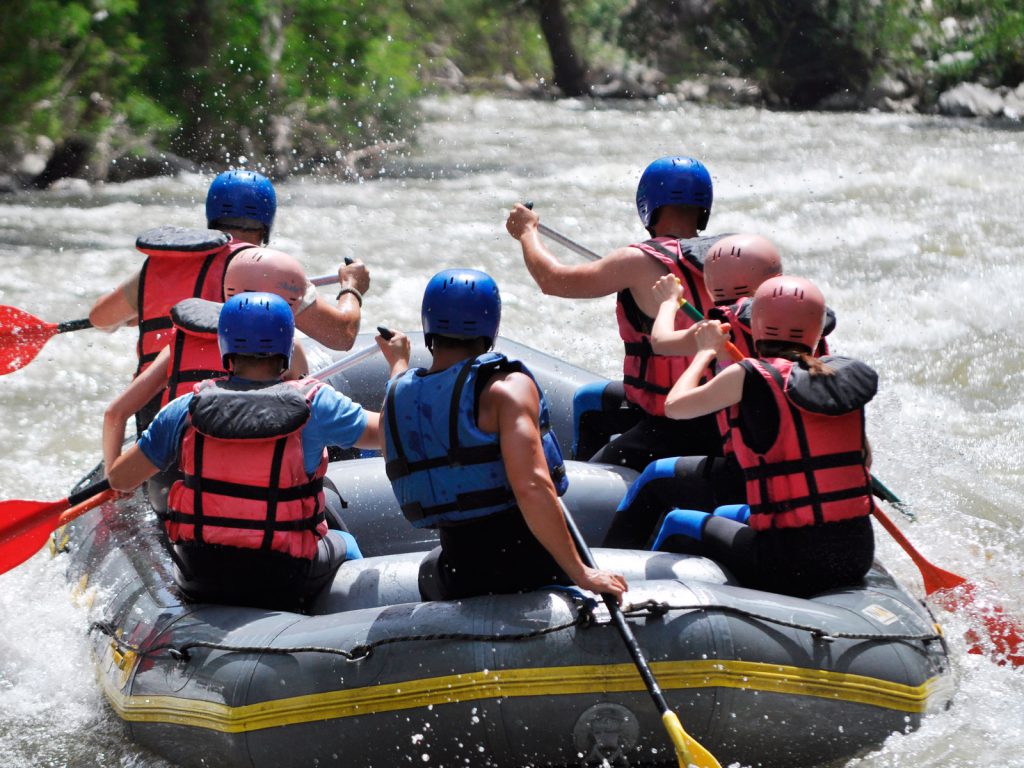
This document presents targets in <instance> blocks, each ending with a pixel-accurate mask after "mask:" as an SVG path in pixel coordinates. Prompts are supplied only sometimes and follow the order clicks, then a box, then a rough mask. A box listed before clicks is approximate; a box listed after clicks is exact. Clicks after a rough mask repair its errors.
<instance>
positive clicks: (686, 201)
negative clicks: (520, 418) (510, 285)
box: [505, 157, 722, 471]
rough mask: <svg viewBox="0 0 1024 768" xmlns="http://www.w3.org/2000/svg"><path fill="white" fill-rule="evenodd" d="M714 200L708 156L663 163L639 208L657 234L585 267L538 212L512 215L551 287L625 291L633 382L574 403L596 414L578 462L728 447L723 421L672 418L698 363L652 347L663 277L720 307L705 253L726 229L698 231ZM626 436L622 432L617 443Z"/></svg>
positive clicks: (584, 427) (647, 181)
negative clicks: (562, 252)
mask: <svg viewBox="0 0 1024 768" xmlns="http://www.w3.org/2000/svg"><path fill="white" fill-rule="evenodd" d="M712 198H713V190H712V184H711V175H710V174H709V173H708V170H707V168H705V167H704V165H703V164H702V163H701V162H700V161H698V160H695V159H694V158H692V157H663V158H659V159H658V160H655V161H654V162H652V163H651V164H650V165H649V166H647V169H646V170H645V171H644V172H643V175H642V176H641V177H640V183H639V185H638V187H637V192H636V205H637V212H638V213H639V215H640V220H641V221H642V223H643V225H644V227H645V228H646V229H647V231H648V233H649V234H650V236H651V239H649V240H646V241H644V242H642V243H637V244H634V245H630V246H627V247H624V248H618V249H616V250H614V251H612V252H611V253H609V254H607V255H606V256H605V257H604V258H602V259H600V260H598V261H594V262H589V263H585V264H579V265H566V264H562V263H560V262H559V261H557V260H556V259H555V257H554V256H553V255H552V254H551V252H550V251H549V250H548V249H547V247H546V246H545V245H544V243H543V241H542V240H541V237H540V234H539V232H538V229H537V225H538V222H539V221H540V218H539V216H538V215H537V213H536V212H534V211H532V210H530V209H529V208H527V207H526V206H524V205H522V204H517V205H516V206H515V208H514V209H513V210H512V212H511V213H510V214H509V217H508V220H507V221H506V223H505V227H506V229H507V230H508V232H509V234H510V235H512V237H514V238H515V239H517V240H519V242H520V245H521V246H522V250H523V258H524V260H525V262H526V266H527V269H528V270H529V271H530V275H531V276H532V277H533V279H534V280H535V281H536V282H537V285H538V286H540V289H541V290H542V291H543V292H544V293H546V294H549V295H554V296H562V297H564V298H572V299H584V298H596V297H599V296H608V295H610V294H616V297H617V302H616V316H617V318H618V322H619V335H620V336H621V337H622V341H623V343H624V344H625V359H624V361H623V381H622V384H621V387H619V385H610V386H606V385H603V384H602V385H599V386H598V388H597V389H594V388H592V387H591V388H585V389H583V390H581V391H580V392H579V393H578V395H577V402H576V403H574V409H575V410H577V412H578V413H580V412H582V411H588V412H589V413H587V416H586V417H583V416H582V415H581V416H579V419H578V420H579V423H580V433H581V434H580V436H579V439H578V440H577V445H576V447H575V457H576V458H578V459H588V458H589V459H590V460H591V461H602V462H608V463H612V464H622V465H625V466H628V467H632V468H634V469H636V470H638V471H639V470H642V469H643V468H644V467H645V466H647V464H648V463H649V462H650V461H652V460H653V459H657V458H661V457H663V456H675V455H678V454H679V446H680V444H687V445H690V446H692V447H693V448H692V449H693V452H694V453H700V454H706V455H718V454H719V453H720V447H719V443H720V439H719V436H718V432H717V429H716V428H715V421H714V419H713V418H710V417H708V418H702V419H694V420H691V421H689V422H686V423H682V422H679V421H673V420H671V419H666V418H665V409H664V402H665V395H666V394H667V393H668V391H669V388H670V387H671V386H672V383H673V382H674V381H675V380H676V379H677V378H678V377H679V375H680V374H682V372H683V371H685V370H686V366H687V364H688V362H689V360H688V359H687V358H685V357H668V356H665V355H659V354H656V353H655V352H654V351H653V350H652V349H651V345H650V333H651V327H652V324H653V322H654V316H655V314H656V313H657V310H658V302H657V300H656V299H655V298H654V296H653V295H652V294H651V285H652V284H653V283H654V282H655V281H656V280H657V279H658V278H660V277H661V276H663V275H673V276H674V277H676V278H678V279H679V280H680V281H681V283H682V285H683V290H684V293H685V296H686V299H687V301H689V302H690V303H691V304H693V305H694V306H696V307H697V308H698V309H699V310H700V311H701V312H703V311H704V310H705V309H706V308H707V307H709V306H710V305H711V300H710V297H709V296H708V294H707V291H706V290H705V288H704V283H703V280H702V272H703V268H704V267H703V264H704V256H705V254H706V253H707V251H708V249H709V248H710V247H711V246H712V245H713V244H714V243H715V242H717V241H718V240H719V239H720V238H721V237H722V235H718V236H705V237H698V235H697V233H698V232H699V231H701V230H703V229H705V228H706V227H707V224H708V218H709V216H710V215H711V203H712ZM675 322H676V325H677V327H679V328H686V327H689V326H690V325H692V321H691V320H690V319H689V318H687V316H686V315H685V314H683V313H682V312H681V311H679V312H677V314H676V320H675ZM623 397H624V398H625V401H626V402H627V403H628V409H627V410H625V411H623V410H620V408H619V404H620V403H622V401H623ZM616 433H621V434H619V436H618V437H616V438H615V439H614V440H612V441H611V442H607V439H608V437H610V436H611V435H612V434H616ZM605 443H607V445H605ZM601 446H603V447H601Z"/></svg>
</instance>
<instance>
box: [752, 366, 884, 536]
mask: <svg viewBox="0 0 1024 768" xmlns="http://www.w3.org/2000/svg"><path fill="white" fill-rule="evenodd" d="M825 362H827V363H828V364H829V366H830V367H832V368H833V369H834V370H835V373H834V375H832V376H827V377H826V376H816V377H812V376H811V375H810V374H809V373H808V372H807V371H805V370H803V369H801V368H800V367H799V366H798V365H797V364H795V363H793V362H791V361H789V360H783V359H780V358H772V359H760V360H754V359H747V360H744V361H743V362H741V363H740V365H742V366H743V367H744V368H745V369H746V371H747V374H748V375H753V376H761V377H763V378H764V380H765V382H766V383H767V384H768V388H769V389H770V391H771V393H772V396H773V399H774V401H775V405H776V408H777V409H778V419H779V424H778V430H777V432H776V434H775V437H774V440H772V443H771V445H770V446H768V447H764V446H760V448H761V450H760V451H759V450H756V449H755V448H753V447H751V446H750V445H749V444H748V441H747V436H746V435H745V430H744V429H743V422H744V421H747V420H748V419H759V420H761V422H762V423H763V419H764V418H765V415H764V413H763V412H762V413H760V414H753V413H748V412H747V410H746V408H747V407H749V406H747V405H746V404H745V403H744V402H743V401H741V402H740V418H739V421H740V424H739V426H738V427H736V428H734V429H733V430H732V433H733V435H732V437H733V449H734V450H735V453H736V459H737V461H738V462H739V465H740V467H742V469H743V474H744V477H745V478H746V488H747V503H748V504H749V505H750V526H751V527H752V528H754V529H757V530H765V529H768V528H801V527H804V526H810V525H822V524H824V523H831V522H837V521H840V520H850V519H852V518H856V517H861V516H863V515H867V514H869V513H870V512H871V505H872V500H871V477H870V474H869V473H868V469H867V466H866V464H865V460H866V456H867V438H866V437H865V434H864V405H866V404H867V403H868V401H870V400H871V398H872V397H874V394H875V392H876V390H877V384H878V377H877V374H875V372H874V371H873V370H871V368H869V367H868V366H866V365H864V363H861V362H858V361H856V360H850V359H849V358H840V357H835V358H826V359H825Z"/></svg>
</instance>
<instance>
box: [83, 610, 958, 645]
mask: <svg viewBox="0 0 1024 768" xmlns="http://www.w3.org/2000/svg"><path fill="white" fill-rule="evenodd" d="M596 607H597V601H596V600H594V599H593V598H587V599H586V600H583V601H580V602H579V603H578V608H577V612H576V616H575V617H574V618H573V620H572V621H567V622H563V623H561V624H555V625H552V626H550V627H545V628H543V629H537V630H533V631H530V632H517V633H514V634H474V633H469V632H441V633H433V634H428V635H400V636H397V637H385V638H381V639H380V640H374V641H372V642H369V643H361V644H359V645H356V646H353V647H352V648H351V649H350V650H347V651H346V650H344V649H342V648H331V647H329V646H320V645H299V646H283V647H268V646H264V645H230V644H228V643H215V642H209V641H205V640H193V641H190V642H186V643H180V644H175V643H160V644H158V645H151V646H148V647H145V648H143V647H142V646H138V645H133V644H132V643H128V642H126V641H125V640H122V639H121V638H120V637H119V636H118V630H117V627H115V626H114V625H113V624H112V623H110V622H95V623H93V624H92V626H91V627H90V628H89V631H90V632H100V633H101V634H104V635H107V636H108V637H110V639H111V641H112V642H113V643H114V644H115V645H116V646H117V647H118V649H119V650H120V651H122V652H124V651H128V652H131V653H134V654H136V655H139V656H155V655H158V654H160V653H163V652H166V653H167V655H168V656H170V657H171V658H173V659H176V660H178V661H188V660H189V659H190V658H191V654H190V651H192V650H194V649H196V648H208V649H210V650H215V651H227V652H230V653H251V654H279V655H291V654H297V653H322V654H326V655H331V656H341V657H342V658H344V659H346V660H347V661H361V660H362V659H366V658H368V657H369V656H370V655H371V654H372V653H373V651H374V650H375V649H377V648H381V647H383V646H386V645H395V644H398V643H415V642H432V641H437V640H455V641H465V642H489V643H516V642H522V641H525V640H532V639H533V638H537V637H543V636H545V635H550V634H554V633H556V632H564V631H565V630H567V629H572V628H573V627H579V628H581V629H585V628H587V627H591V626H595V625H598V624H607V623H608V622H599V621H597V619H596V617H595V615H594V610H595V609H596ZM670 611H701V612H704V613H709V612H718V613H725V614H731V615H734V616H740V617H742V618H747V619H755V620H757V621H763V622H766V623H769V624H775V625H778V626H781V627H788V628H790V629H797V630H800V631H803V632H807V633H808V634H810V635H811V637H812V638H814V639H815V640H818V641H825V642H832V641H834V640H840V639H842V640H877V641H883V642H893V641H908V642H922V643H930V642H935V641H941V639H942V638H941V636H940V635H938V634H936V633H934V632H933V633H885V632H877V633H876V632H832V631H829V630H827V629H823V628H822V627H816V626H813V625H810V624H801V623H800V622H796V621H787V620H785V619H780V618H776V617H774V616H766V615H764V614H760V613H755V612H754V611H748V610H745V609H743V608H734V607H732V606H726V605H699V604H697V605H685V604H684V605H675V604H671V603H666V602H658V601H656V600H645V601H644V602H642V603H628V604H627V605H625V606H623V608H622V613H623V614H625V615H626V616H630V617H634V618H638V617H646V618H651V619H659V618H662V617H664V616H665V615H666V614H668V613H669V612H670Z"/></svg>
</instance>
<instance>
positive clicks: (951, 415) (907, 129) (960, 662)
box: [0, 98, 1024, 768]
mask: <svg viewBox="0 0 1024 768" xmlns="http://www.w3.org/2000/svg"><path fill="white" fill-rule="evenodd" d="M424 110H425V113H426V116H427V118H428V123H427V125H426V126H425V128H424V130H423V131H422V133H421V137H420V142H419V146H418V147H417V148H416V149H415V150H413V151H411V152H410V153H409V154H408V156H406V157H403V158H396V159H395V160H394V162H393V165H392V167H391V168H390V174H389V178H386V179H384V180H382V181H374V182H367V183H362V184H339V183H327V182H324V181H315V180H312V179H295V180H292V181H289V182H287V183H283V184H281V185H279V186H278V193H279V200H280V209H279V214H278V220H277V226H276V229H275V232H274V243H275V245H277V246H278V247H281V248H283V249H285V250H288V251H290V252H292V253H294V254H296V255H297V256H299V257H300V258H301V260H302V261H303V262H304V264H305V266H306V268H307V270H308V272H309V273H310V274H320V273H325V272H329V271H331V270H332V269H333V268H334V265H336V264H337V263H338V262H339V261H340V259H341V258H342V257H343V256H347V255H351V256H358V257H360V258H362V259H363V260H365V261H366V262H367V264H368V265H369V266H370V269H371V271H372V279H373V286H372V289H371V291H370V292H369V294H368V295H367V297H366V304H365V307H364V316H365V318H366V320H365V323H364V325H365V326H366V327H367V328H370V327H372V326H374V325H377V324H379V323H384V324H387V325H389V326H392V327H395V328H416V327H417V325H418V322H419V314H418V306H419V299H420V296H421V293H422V290H423V287H424V284H425V282H426V280H427V278H428V276H429V275H431V274H432V273H433V272H434V271H436V270H438V269H441V268H444V267H449V266H471V267H479V268H483V269H485V270H487V271H489V272H491V273H492V274H493V275H495V276H496V278H497V279H498V280H499V282H500V285H501V290H502V296H503V298H504V317H503V326H502V330H503V333H504V334H505V335H507V336H510V337H512V338H514V339H517V340H520V341H524V342H527V343H529V344H531V345H534V346H537V347H539V348H541V349H544V350H546V351H549V352H552V353H554V354H556V355H561V356H564V357H565V358H568V359H569V360H571V361H572V362H574V363H577V364H580V365H583V366H586V367H589V368H591V369H593V370H595V371H598V372H600V373H602V374H606V375H609V376H613V375H615V374H616V371H617V366H618V365H619V363H620V361H621V346H620V343H619V342H618V340H617V335H616V331H615V324H614V318H613V303H614V300H613V299H612V298H610V297H609V298H604V299H597V300H591V301H574V302H568V301H565V300H559V299H551V298H545V297H544V296H542V295H541V294H540V292H539V291H538V289H537V288H536V287H535V285H534V284H533V282H532V281H531V279H530V277H529V275H528V274H527V272H526V269H525V267H524V266H523V263H522V258H521V256H520V250H519V246H518V244H517V243H515V242H514V241H512V240H511V239H510V238H509V237H508V236H507V235H506V234H505V232H504V229H503V226H502V224H503V221H504V214H505V211H506V210H507V208H508V207H509V206H510V205H511V204H512V203H513V202H514V201H516V200H517V199H524V198H531V199H533V200H534V201H535V203H536V209H537V210H538V211H539V212H540V213H541V215H542V217H543V219H544V221H545V222H546V223H547V224H549V225H550V226H552V227H554V228H555V229H558V230H560V231H562V232H564V233H566V234H568V235H570V236H572V237H574V238H576V239H578V240H579V241H580V242H582V243H584V244H585V245H587V246H590V247H592V248H594V249H596V250H598V251H604V250H606V249H609V248H611V247H613V246H618V245H623V244H627V243H630V242H636V241H638V240H641V239H643V237H644V233H643V231H642V230H641V229H640V227H639V222H638V220H637V216H636V212H635V208H634V205H633V202H632V200H633V194H634V190H635V188H636V182H637V179H638V177H639V174H640V172H641V170H642V169H643V167H644V165H645V164H646V163H647V162H648V161H650V160H651V159H653V158H655V157H657V156H660V155H666V154H679V153H689V154H693V155H696V156H698V157H700V158H702V159H703V160H704V161H705V162H706V164H707V165H708V167H709V168H710V169H711V172H712V175H713V177H714V182H715V205H714V212H713V214H712V217H711V227H710V229H709V231H710V232H714V231H740V230H747V231H756V232H760V233H762V234H765V235H767V236H769V237H771V238H772V239H774V240H775V241H776V242H777V243H778V245H779V246H780V248H781V250H782V252H783V254H784V259H785V267H786V270H787V271H788V272H790V273H794V274H795V273H799V274H803V275H806V276H808V277H810V278H812V279H813V280H815V281H816V282H817V283H818V284H819V285H820V286H822V287H823V289H824V291H825V294H826V296H827V298H828V301H829V304H830V305H831V306H832V307H834V308H835V310H836V312H837V313H838V316H839V326H838V330H837V331H836V333H835V335H834V336H833V347H834V349H835V351H837V352H838V353H840V354H848V355H853V356H856V357H861V358H863V359H865V360H867V361H868V362H870V363H871V364H872V365H873V366H874V367H875V368H876V369H877V370H878V371H879V373H880V374H881V391H880V393H879V396H878V397H877V398H876V399H875V401H874V402H873V403H872V404H871V406H870V410H869V431H870V434H871V438H872V440H873V443H874V447H875V457H876V458H875V462H876V463H875V473H876V474H877V475H878V476H879V477H880V478H882V479H883V480H884V481H885V482H886V484H887V485H889V487H890V488H892V489H893V490H894V491H896V492H897V493H898V494H899V495H900V496H901V497H902V498H903V499H904V500H906V501H909V502H911V503H912V504H913V505H914V508H915V509H916V511H917V513H918V518H919V519H918V522H916V523H913V524H910V523H907V522H906V521H905V520H903V519H902V518H901V519H900V522H901V524H903V525H904V530H905V531H906V532H907V534H908V536H910V538H911V540H912V541H914V542H915V543H916V544H917V545H918V547H919V549H921V550H922V551H923V553H924V554H925V555H926V556H927V557H928V558H929V559H930V560H932V561H933V562H935V563H936V564H937V565H941V566H942V567H944V568H946V569H948V570H952V571H955V572H957V573H961V574H964V575H967V576H969V577H972V578H975V579H983V580H987V581H989V582H991V583H993V584H994V585H997V588H998V594H999V597H1000V599H1002V600H1003V601H1004V603H1005V605H1006V606H1007V608H1008V609H1009V610H1011V611H1013V612H1015V613H1016V614H1017V615H1024V604H1022V600H1021V595H1022V594H1024V512H1022V509H1021V505H1020V500H1021V499H1022V498H1024V408H1022V407H1021V394H1020V393H1021V389H1020V378H1019V377H1020V374H1021V373H1022V372H1024V347H1022V344H1021V338H1022V332H1021V323H1022V321H1024V259H1022V258H1021V243H1022V242H1024V195H1022V194H1021V179H1022V178H1024V140H1022V134H1021V133H1020V132H1018V131H1017V130H1016V129H1009V128H1006V127H1000V126H996V127H993V126H984V125H981V124H978V123H972V122H957V121H951V120H945V119H943V120H940V119H930V118H925V117H919V116H907V117H903V116H890V115H850V114H774V113H768V112H761V111H756V110H752V109H743V110H718V109H705V108H696V107H690V106H686V107H682V108H675V107H673V108H666V109H662V108H658V107H656V106H650V107H640V108H638V107H637V105H634V104H628V105H623V106H622V107H621V108H617V107H600V108H594V107H593V106H592V105H590V104H584V103H575V102H561V103H536V102H509V101H502V100H497V99H491V98H483V99H471V98H453V99H448V100H443V101H430V102H427V103H425V104H424ZM209 181H210V178H209V177H199V176H196V177H185V178H181V179H162V180H155V181H143V182H137V183H132V184H126V185H120V186H107V187H97V188H93V189H86V190H77V191H71V192H47V193H40V194H33V195H29V196H19V197H13V198H8V199H5V200H2V201H0V303H3V304H9V305H14V306H17V307H21V308H24V309H26V310H29V311H30V312H32V313H33V314H35V315H38V316H39V317H42V318H44V319H47V320H51V321H59V320H66V319H73V318H78V317H82V316H84V315H85V314H86V312H87V310H88V307H89V306H90V304H91V302H92V301H93V299H95V298H96V297H97V296H99V295H100V294H101V293H103V292H104V291H106V290H108V289H109V288H110V287H111V286H113V285H115V284H116V283H117V282H119V281H120V280H121V279H122V278H123V277H125V276H127V275H128V274H129V273H130V272H131V271H133V270H135V269H137V268H138V267H139V265H140V264H141V256H140V254H139V253H137V252H136V251H135V250H134V249H133V248H132V244H133V242H134V237H135V235H136V234H137V233H138V232H140V231H142V230H143V229H146V228H148V227H151V226H158V225H162V224H178V225H185V226H197V225H200V224H201V222H202V217H201V210H202V209H201V205H202V201H203V198H204V194H205V189H206V185H207V184H208V183H209ZM556 251H557V248H556ZM557 252H558V253H559V254H560V255H561V256H562V257H564V258H565V259H567V260H569V259H576V258H578V257H575V256H573V255H571V254H568V253H566V252H564V251H557ZM133 342H134V332H133V331H129V330H122V331H119V332H117V333H115V334H113V335H109V336H108V335H104V334H101V333H99V332H94V331H84V332H79V333H75V334H68V335H64V336H58V337H56V338H54V339H53V340H51V341H50V342H49V343H48V344H47V345H46V347H45V348H44V349H43V351H42V353H41V354H40V355H39V357H38V358H37V359H36V360H35V361H34V362H32V363H31V364H30V365H28V366H27V367H25V368H24V369H23V370H21V371H19V372H16V373H14V374H11V375H9V376H5V377H4V378H3V379H2V380H0V439H2V441H3V450H2V451H0V497H2V498H7V499H16V498H26V499H33V498H34V499H58V498H62V497H64V496H66V495H67V492H68V489H69V488H70V487H71V485H72V483H73V482H74V481H75V480H76V479H77V477H78V476H79V475H80V474H82V473H83V472H84V471H86V470H87V469H89V468H90V467H92V466H93V464H94V463H95V462H96V460H97V458H98V454H99V433H100V426H101V419H102V412H103V408H104V406H105V404H106V403H107V402H109V401H110V399H111V398H113V397H114V395H115V394H116V393H117V392H118V391H119V390H120V389H121V388H122V387H123V386H124V385H125V383H126V382H127V381H128V379H129V376H130V374H131V371H132V362H131V358H132V351H131V350H132V344H133ZM1015 376H1016V377H1017V378H1014V377H1015ZM892 514H893V515H894V516H896V517H899V516H898V515H895V513H892ZM879 542H880V556H881V558H882V559H883V560H884V562H885V563H886V564H887V565H888V566H889V567H890V568H891V569H892V570H894V571H895V572H896V573H897V575H898V576H899V577H900V578H902V579H903V580H904V581H906V582H907V583H908V584H910V585H912V588H913V589H914V590H915V591H917V592H918V594H922V588H921V585H920V578H919V576H918V573H917V570H916V569H915V567H914V566H913V564H912V563H910V561H909V560H908V559H907V558H906V556H905V555H904V554H903V553H902V551H901V550H900V549H899V548H897V547H896V546H895V545H893V544H892V543H891V542H890V541H889V539H888V537H887V536H886V535H885V534H884V533H882V532H880V533H879ZM941 618H942V620H943V622H944V624H945V625H946V631H947V634H948V636H949V638H950V641H951V644H952V655H953V658H954V664H955V672H956V676H957V684H958V694H957V698H956V705H955V707H954V708H953V709H951V710H950V711H948V712H946V713H943V714H939V715H935V716H933V717H931V718H930V719H929V720H928V721H927V722H926V723H925V724H924V727H923V728H921V729H920V730H919V731H917V732H914V733H911V734H907V735H894V736H893V737H892V738H891V739H890V740H889V741H888V742H887V743H886V744H885V746H884V747H883V748H882V749H881V750H879V751H878V752H875V753H872V754H869V755H867V756H865V757H863V758H862V759H859V760H856V761H854V762H853V763H852V765H855V766H858V768H883V766H893V767H895V766H903V767H906V768H910V766H913V767H914V768H926V767H929V766H934V767H935V768H959V767H961V766H963V767H964V768H966V767H967V766H979V768H980V767H984V768H990V767H991V766H1022V765H1024V670H1017V671H1014V670H1010V669H1006V668H1002V667H998V666H996V665H995V664H993V663H992V662H990V661H988V660H986V659H984V658H980V657H976V656H968V655H965V654H964V653H963V642H962V640H961V637H962V630H963V629H964V624H963V623H962V620H961V619H960V618H959V617H957V616H950V615H948V614H947V615H942V616H941ZM86 627H87V617H86V614H85V611H84V609H82V608H79V607H76V606H75V605H74V604H73V602H72V600H71V598H70V589H69V587H68V586H67V585H66V583H65V581H64V578H63V573H62V566H61V563H60V562H59V561H57V562H54V561H52V560H51V559H49V557H48V556H46V555H41V556H37V557H36V558H34V559H33V560H31V561H29V562H28V563H27V564H25V565H23V566H21V567H19V568H17V569H15V570H13V571H11V572H9V573H7V574H5V575H3V576H0V755H2V756H3V764H4V765H6V766H11V767H12V768H28V767H29V766H64V765H71V766H92V765H96V766H133V767H134V766H139V767H145V768H157V767H158V766H164V765H165V763H163V762H162V761H161V760H159V759H158V758H156V757H154V756H153V755H151V754H149V753H148V752H145V751H143V750H140V749H139V748H137V747H135V746H133V745H132V744H131V743H130V742H129V741H128V740H127V738H126V737H125V735H124V732H123V730H122V729H121V726H120V725H119V723H118V722H117V720H116V719H115V718H114V717H113V716H112V715H111V714H110V713H109V711H108V710H107V709H106V707H105V704H104V701H103V699H102V696H101V695H100V693H99V689H98V687H97V685H96V683H95V679H94V677H93V673H92V670H91V665H90V660H89V650H88V643H87V640H86V637H85V630H86ZM798 737H799V735H798V734H794V738H798ZM410 749H413V747H412V746H410ZM421 757H422V756H421Z"/></svg>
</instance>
